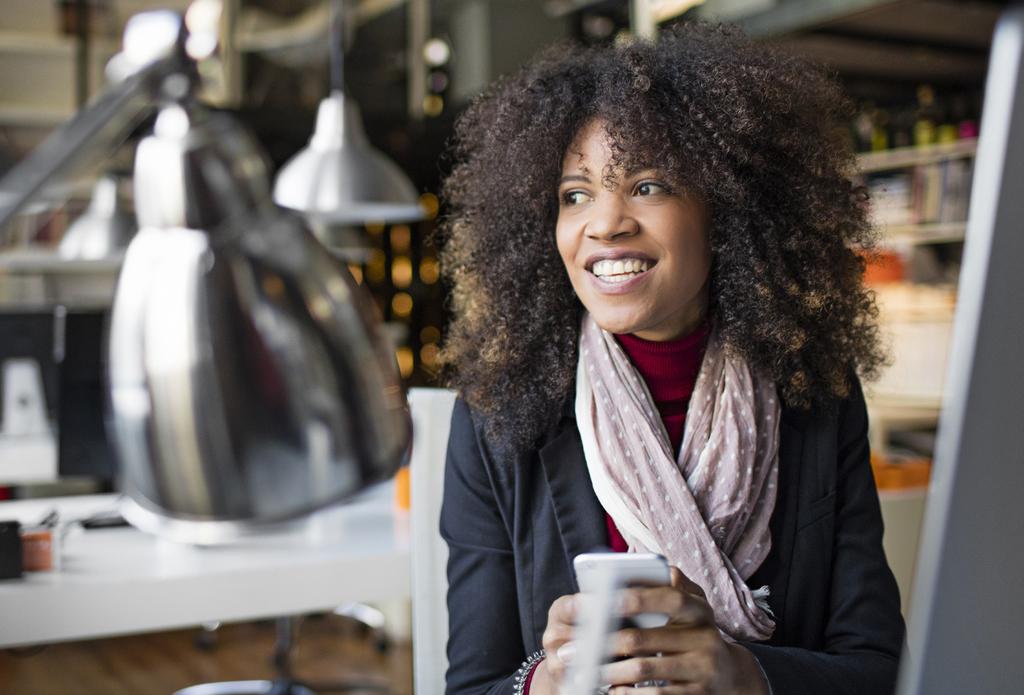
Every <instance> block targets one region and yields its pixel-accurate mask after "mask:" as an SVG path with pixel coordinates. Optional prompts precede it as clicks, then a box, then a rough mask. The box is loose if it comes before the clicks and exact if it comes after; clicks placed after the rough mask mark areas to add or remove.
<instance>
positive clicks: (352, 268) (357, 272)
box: [348, 263, 363, 285]
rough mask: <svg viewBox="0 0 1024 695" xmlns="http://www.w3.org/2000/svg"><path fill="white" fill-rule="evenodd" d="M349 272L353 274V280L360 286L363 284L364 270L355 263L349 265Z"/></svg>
mask: <svg viewBox="0 0 1024 695" xmlns="http://www.w3.org/2000/svg"><path fill="white" fill-rule="evenodd" d="M348 272H350V273H352V279H353V280H355V281H356V283H358V284H360V285H361V284H363V268H362V266H359V265H356V264H355V263H349V265H348Z"/></svg>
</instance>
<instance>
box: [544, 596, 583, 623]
mask: <svg viewBox="0 0 1024 695" xmlns="http://www.w3.org/2000/svg"><path fill="white" fill-rule="evenodd" d="M578 596H579V595H578V594H568V595H566V596H559V597H558V598H556V599H555V600H554V601H553V602H552V603H551V608H549V609H548V626H549V627H550V626H551V625H553V624H556V623H557V624H561V625H573V624H575V622H576V611H577V608H578V604H579V601H578V600H577V597H578Z"/></svg>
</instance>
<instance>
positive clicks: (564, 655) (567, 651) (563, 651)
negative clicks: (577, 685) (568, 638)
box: [555, 642, 576, 663]
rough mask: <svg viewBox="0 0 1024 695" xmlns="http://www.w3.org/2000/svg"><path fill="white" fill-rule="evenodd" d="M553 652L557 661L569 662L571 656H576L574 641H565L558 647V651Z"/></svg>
mask: <svg viewBox="0 0 1024 695" xmlns="http://www.w3.org/2000/svg"><path fill="white" fill-rule="evenodd" d="M555 654H557V655H558V659H559V661H564V662H565V663H569V662H570V661H572V658H573V657H574V656H576V643H575V642H566V643H565V644H563V645H562V646H561V647H559V648H558V651H557V652H555Z"/></svg>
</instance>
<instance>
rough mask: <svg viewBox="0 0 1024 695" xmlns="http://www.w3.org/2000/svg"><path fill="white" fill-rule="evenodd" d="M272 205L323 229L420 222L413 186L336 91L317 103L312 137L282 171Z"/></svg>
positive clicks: (355, 108)
mask: <svg viewBox="0 0 1024 695" xmlns="http://www.w3.org/2000/svg"><path fill="white" fill-rule="evenodd" d="M274 200H275V201H276V202H277V203H278V204H279V205H282V206H284V207H286V208H291V209H293V210H297V211H299V212H302V213H303V214H305V215H306V216H307V217H308V218H309V219H310V220H312V221H314V222H320V223H325V224H336V225H337V224H342V225H344V224H350V225H351V224H363V223H365V222H368V221H381V222H384V221H386V222H408V221H412V220H419V219H422V218H423V217H424V213H423V209H422V207H421V206H420V204H419V202H418V198H417V195H416V190H415V189H414V188H413V186H412V183H411V182H410V181H409V179H408V178H407V177H406V176H405V174H404V173H402V170H401V169H399V168H398V166H397V165H395V163H394V162H392V161H391V160H389V159H388V158H387V157H385V156H384V155H383V154H382V153H381V152H379V151H377V150H376V149H374V148H373V146H372V145H370V142H369V140H367V138H366V133H365V132H364V130H363V124H362V119H361V118H360V116H359V109H358V108H357V107H356V105H355V103H354V102H353V101H352V100H350V99H347V98H346V97H345V95H344V94H343V93H342V92H341V91H340V90H336V91H334V92H332V93H331V95H330V96H329V97H327V98H326V99H324V100H323V101H321V102H320V108H319V110H318V111H317V118H316V130H315V131H314V132H313V137H312V138H310V141H309V145H308V146H307V147H305V148H304V149H303V150H301V151H299V153H298V154H296V155H295V156H294V157H292V158H291V159H290V160H289V161H288V162H287V163H285V165H284V166H283V167H282V168H281V171H280V173H279V174H278V177H277V182H276V184H275V185H274Z"/></svg>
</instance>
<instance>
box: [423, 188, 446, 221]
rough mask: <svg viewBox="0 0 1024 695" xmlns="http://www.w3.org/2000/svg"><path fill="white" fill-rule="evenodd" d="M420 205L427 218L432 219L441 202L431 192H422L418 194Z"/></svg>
mask: <svg viewBox="0 0 1024 695" xmlns="http://www.w3.org/2000/svg"><path fill="white" fill-rule="evenodd" d="M420 207H422V208H423V211H424V212H425V213H426V214H427V219H428V220H432V219H434V218H435V217H437V211H438V210H439V209H440V208H441V202H440V201H439V200H438V199H437V196H436V195H434V194H433V193H424V194H423V195H421V196H420Z"/></svg>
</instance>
